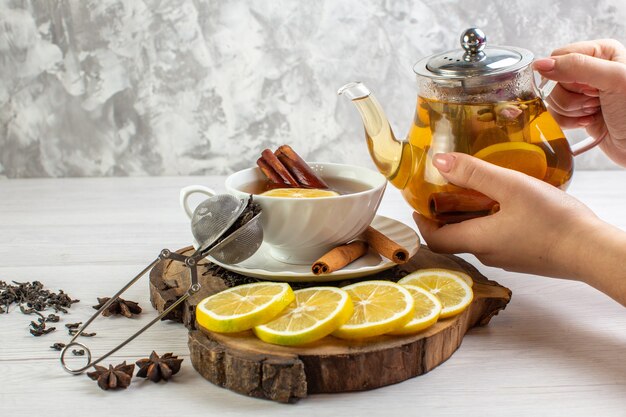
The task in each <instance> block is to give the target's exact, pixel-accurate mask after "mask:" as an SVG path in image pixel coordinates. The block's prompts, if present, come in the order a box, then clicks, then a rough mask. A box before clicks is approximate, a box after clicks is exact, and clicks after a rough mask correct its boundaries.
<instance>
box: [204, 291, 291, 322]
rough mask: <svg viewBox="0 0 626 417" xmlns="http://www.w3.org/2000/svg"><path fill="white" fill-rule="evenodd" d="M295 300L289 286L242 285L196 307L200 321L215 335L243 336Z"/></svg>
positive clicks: (216, 295)
mask: <svg viewBox="0 0 626 417" xmlns="http://www.w3.org/2000/svg"><path fill="white" fill-rule="evenodd" d="M294 298H295V296H294V294H293V291H292V290H291V287H290V286H289V284H286V283H278V282H257V283H254V284H245V285H239V286H237V287H233V288H229V289H227V290H224V291H222V292H219V293H217V294H214V295H212V296H210V297H207V298H205V299H204V300H202V301H200V302H199V303H198V306H197V307H196V321H197V322H198V324H199V325H200V326H202V327H204V328H205V329H208V330H211V331H214V332H221V333H231V332H241V331H243V330H247V329H251V328H253V327H254V326H257V325H259V324H263V323H267V322H268V321H270V320H272V319H273V318H274V317H276V316H277V315H278V314H279V313H280V312H281V311H283V310H284V309H285V307H287V306H288V305H289V304H290V303H291V302H292V301H293V300H294Z"/></svg>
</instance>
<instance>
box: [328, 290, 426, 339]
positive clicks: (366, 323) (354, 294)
mask: <svg viewBox="0 0 626 417" xmlns="http://www.w3.org/2000/svg"><path fill="white" fill-rule="evenodd" d="M343 289H344V290H345V291H347V292H348V294H349V295H350V297H351V298H352V302H353V303H354V313H353V314H352V316H351V317H350V319H349V320H348V321H347V322H346V323H345V324H344V325H343V326H341V327H339V328H338V329H337V330H335V331H334V332H333V333H332V335H333V336H336V337H339V338H342V339H361V338H366V337H372V336H378V335H381V334H385V333H389V332H391V331H393V330H397V329H399V328H401V327H403V326H404V325H405V324H407V323H408V322H409V321H410V320H411V319H412V318H413V313H414V309H415V301H414V300H413V296H412V295H411V293H410V292H409V290H407V289H406V288H404V287H402V286H401V285H398V284H395V283H393V282H389V281H362V282H357V283H356V284H351V285H348V286H346V287H343Z"/></svg>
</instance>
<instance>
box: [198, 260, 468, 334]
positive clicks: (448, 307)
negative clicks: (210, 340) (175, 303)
mask: <svg viewBox="0 0 626 417" xmlns="http://www.w3.org/2000/svg"><path fill="white" fill-rule="evenodd" d="M471 285H472V280H471V278H470V277H469V276H467V275H465V274H462V273H458V272H456V271H449V270H445V269H426V270H421V271H417V272H414V273H412V274H409V275H407V276H406V277H404V278H403V279H401V280H400V281H399V282H398V283H393V282H389V281H379V280H374V281H363V282H358V283H355V284H351V285H348V286H345V287H343V288H336V287H313V288H306V289H302V290H298V291H295V292H294V291H292V290H291V287H290V286H289V284H286V283H273V282H262V283H255V284H247V285H241V286H237V287H234V288H230V289H227V290H225V291H222V292H220V293H218V294H215V295H213V296H210V297H208V298H205V299H204V300H202V301H201V302H200V303H199V304H198V306H197V309H196V320H197V322H198V324H199V325H200V326H202V327H204V328H206V329H208V330H211V331H215V332H222V333H229V332H240V331H243V330H248V329H253V332H254V333H255V334H256V336H257V337H258V338H259V339H261V340H263V341H265V342H268V343H273V344H279V345H287V346H293V345H301V344H306V343H311V342H314V341H316V340H319V339H321V338H323V337H325V336H327V335H329V334H332V335H333V336H335V337H338V338H343V339H362V338H368V337H373V336H379V335H383V334H392V335H406V334H413V333H417V332H419V331H423V330H425V329H427V328H428V327H430V326H432V325H433V324H435V323H436V322H437V320H438V319H439V318H446V317H452V316H454V315H456V314H459V313H460V312H462V311H463V310H464V309H465V308H466V307H467V306H468V305H469V304H470V303H471V301H472V298H473V293H472V289H471Z"/></svg>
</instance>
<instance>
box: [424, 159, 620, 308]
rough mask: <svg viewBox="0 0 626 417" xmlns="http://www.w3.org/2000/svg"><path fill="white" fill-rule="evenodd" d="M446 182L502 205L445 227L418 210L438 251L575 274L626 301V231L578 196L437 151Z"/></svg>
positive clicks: (560, 274) (528, 269) (426, 234)
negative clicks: (490, 211)
mask: <svg viewBox="0 0 626 417" xmlns="http://www.w3.org/2000/svg"><path fill="white" fill-rule="evenodd" d="M433 164H434V165H435V167H437V169H439V171H440V172H441V175H443V176H444V177H445V178H446V179H447V180H448V181H450V182H452V183H454V184H456V185H459V186H461V187H465V188H469V189H473V190H476V191H480V192H482V193H483V194H485V195H487V196H488V197H490V198H492V199H493V200H496V201H498V202H499V203H500V211H498V212H497V213H495V214H492V215H490V216H486V217H480V218H477V219H472V220H466V221H464V222H461V223H457V224H448V225H445V226H440V225H439V224H438V223H436V222H433V221H431V220H428V219H426V218H425V217H423V216H421V215H419V214H417V213H415V214H414V216H413V217H414V218H415V222H416V223H417V226H418V227H419V229H420V232H421V233H422V236H423V237H424V239H425V240H426V243H428V246H429V247H430V248H431V249H432V250H434V251H435V252H443V253H458V252H469V253H473V254H474V255H476V257H477V258H478V259H479V260H480V261H481V262H482V263H484V264H486V265H491V266H497V267H501V268H504V269H507V270H511V271H517V272H529V273H533V274H538V275H546V276H552V277H560V278H570V279H576V280H580V281H583V282H586V283H587V284H589V285H591V286H593V287H595V288H597V289H599V290H600V291H602V292H604V293H606V294H608V295H609V296H611V297H613V298H614V299H615V300H617V301H619V302H620V303H622V304H623V305H625V306H626V268H625V267H624V265H625V264H624V262H625V261H624V260H625V259H626V232H624V231H622V230H620V229H618V228H615V227H613V226H611V225H609V224H607V223H605V222H603V221H601V220H600V219H598V218H597V216H596V215H595V214H594V213H593V212H592V211H591V210H590V209H589V208H587V207H586V206H585V205H584V204H582V203H581V202H580V201H578V200H576V199H575V198H574V197H572V196H570V195H568V194H566V193H565V192H563V191H561V190H559V189H558V188H555V187H553V186H551V185H549V184H547V183H545V182H543V181H540V180H538V179H536V178H533V177H529V176H527V175H525V174H522V173H520V172H517V171H512V170H509V169H505V168H501V167H499V166H496V165H492V164H489V163H487V162H485V161H482V160H480V159H477V158H474V157H472V156H469V155H466V154H461V153H448V154H437V155H435V157H434V159H433Z"/></svg>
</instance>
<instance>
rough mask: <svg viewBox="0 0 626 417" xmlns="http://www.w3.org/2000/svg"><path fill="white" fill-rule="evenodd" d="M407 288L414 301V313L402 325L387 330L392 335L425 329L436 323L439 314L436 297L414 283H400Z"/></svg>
mask: <svg viewBox="0 0 626 417" xmlns="http://www.w3.org/2000/svg"><path fill="white" fill-rule="evenodd" d="M402 286H403V287H404V288H406V289H407V290H409V292H410V293H411V296H413V300H414V301H415V313H414V314H413V318H412V319H411V321H410V322H408V323H407V324H405V325H404V326H403V327H401V328H399V329H397V330H393V331H391V332H389V334H393V335H406V334H413V333H417V332H420V331H422V330H426V329H427V328H429V327H430V326H432V325H433V324H435V323H437V319H438V318H439V314H441V309H442V306H441V302H440V301H439V299H438V298H437V297H435V296H434V295H432V294H431V293H430V292H428V291H426V290H425V289H423V288H420V287H417V286H415V285H407V284H405V285H402Z"/></svg>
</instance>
